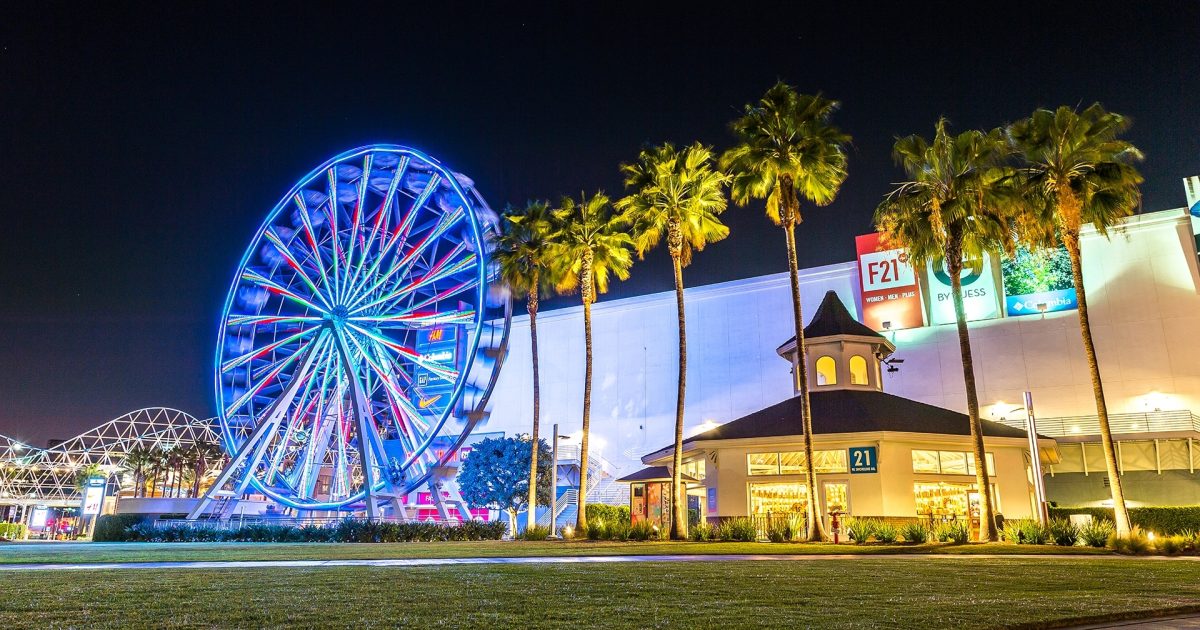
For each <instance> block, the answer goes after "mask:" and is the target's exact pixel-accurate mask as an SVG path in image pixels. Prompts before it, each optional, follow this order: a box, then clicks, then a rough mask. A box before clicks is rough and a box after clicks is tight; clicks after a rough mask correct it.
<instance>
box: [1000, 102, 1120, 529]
mask: <svg viewBox="0 0 1200 630" xmlns="http://www.w3.org/2000/svg"><path fill="white" fill-rule="evenodd" d="M1129 124H1130V122H1129V119H1127V118H1125V117H1124V116H1121V115H1120V114H1114V113H1111V112H1108V111H1105V109H1104V108H1103V107H1102V106H1101V105H1100V104H1099V103H1096V104H1094V105H1092V106H1091V107H1088V108H1087V109H1084V110H1083V111H1077V110H1076V109H1074V108H1071V107H1066V106H1063V107H1059V108H1058V109H1057V110H1055V111H1050V110H1048V109H1039V110H1037V111H1035V112H1033V114H1032V115H1031V116H1030V117H1029V118H1026V119H1024V120H1021V121H1018V122H1016V123H1014V124H1013V125H1011V126H1010V127H1009V129H1008V136H1009V140H1010V141H1011V142H1012V144H1013V146H1015V147H1016V149H1017V150H1018V151H1020V153H1021V155H1022V157H1023V159H1024V165H1023V168H1022V169H1021V173H1020V174H1021V181H1022V183H1023V185H1024V187H1025V190H1026V192H1027V193H1028V194H1029V195H1030V197H1031V198H1032V199H1034V200H1035V203H1034V206H1033V210H1032V212H1030V213H1029V215H1028V220H1027V221H1025V222H1024V224H1023V225H1022V228H1024V229H1023V230H1022V232H1021V233H1022V237H1023V239H1024V240H1026V241H1027V242H1029V243H1030V244H1032V245H1035V246H1037V245H1047V244H1057V242H1061V243H1062V245H1064V246H1065V247H1066V249H1067V254H1068V256H1070V258H1071V273H1072V274H1073V276H1074V279H1075V296H1076V299H1077V300H1078V302H1079V330H1080V333H1081V334H1082V336H1083V351H1084V353H1085V354H1086V355H1087V360H1088V368H1089V369H1090V370H1091V376H1092V392H1093V394H1094V396H1095V398H1096V416H1097V418H1098V420H1099V424H1100V441H1101V442H1102V444H1103V446H1104V465H1105V468H1107V470H1108V479H1109V489H1110V491H1111V492H1112V500H1113V516H1114V517H1115V520H1116V529H1117V534H1118V535H1122V536H1124V535H1127V534H1128V533H1129V531H1130V526H1129V512H1128V511H1127V510H1126V508H1125V493H1124V491H1123V489H1122V487H1121V477H1120V475H1119V470H1118V465H1117V452H1116V448H1115V447H1114V446H1113V440H1112V432H1111V431H1110V429H1109V424H1108V406H1107V405H1106V404H1105V402H1104V385H1103V383H1102V382H1101V380H1100V365H1099V364H1098V363H1097V362H1096V348H1095V345H1094V344H1093V342H1092V327H1091V322H1090V320H1089V319H1088V306H1087V294H1086V291H1084V286H1083V261H1082V258H1081V256H1080V249H1079V231H1080V229H1081V228H1082V226H1083V224H1084V223H1090V224H1092V225H1093V226H1094V227H1095V228H1096V231H1098V232H1100V233H1101V234H1103V235H1105V236H1107V235H1108V228H1110V227H1112V226H1113V225H1116V224H1117V223H1119V222H1120V220H1121V219H1122V218H1123V217H1126V216H1129V215H1130V214H1133V212H1134V210H1135V209H1136V208H1137V206H1138V203H1139V201H1140V194H1139V193H1138V184H1141V183H1142V176H1141V174H1140V173H1138V171H1137V168H1135V167H1134V166H1133V164H1134V162H1137V161H1140V160H1141V159H1142V157H1143V156H1142V152H1141V151H1139V150H1138V149H1137V147H1135V146H1133V144H1131V143H1129V142H1127V141H1125V140H1121V139H1119V138H1118V136H1120V135H1121V134H1122V133H1124V132H1125V131H1126V130H1127V129H1129Z"/></svg>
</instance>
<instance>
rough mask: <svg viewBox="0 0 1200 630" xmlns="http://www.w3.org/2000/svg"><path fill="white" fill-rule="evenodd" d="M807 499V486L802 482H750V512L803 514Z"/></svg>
mask: <svg viewBox="0 0 1200 630" xmlns="http://www.w3.org/2000/svg"><path fill="white" fill-rule="evenodd" d="M807 501H808V487H807V486H805V485H804V484H802V483H752V484H750V513H751V514H767V513H772V514H780V513H787V512H796V513H800V514H803V513H804V511H805V507H804V506H805V503H806V502H807Z"/></svg>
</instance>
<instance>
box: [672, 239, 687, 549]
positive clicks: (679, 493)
mask: <svg viewBox="0 0 1200 630" xmlns="http://www.w3.org/2000/svg"><path fill="white" fill-rule="evenodd" d="M671 227H672V228H673V229H672V230H670V231H671V232H672V233H671V234H669V235H668V237H667V239H668V240H667V242H668V245H670V244H671V243H672V241H673V239H678V240H682V236H681V235H679V234H678V233H679V227H678V224H672V226H671ZM671 266H672V267H674V268H675V306H676V307H677V308H678V309H679V390H678V391H677V392H676V398H675V454H674V457H673V458H672V460H671V461H672V466H671V488H672V490H673V492H672V495H673V496H672V501H674V504H673V508H674V509H673V510H672V512H673V515H672V516H673V517H672V519H671V538H673V539H675V540H687V535H688V533H687V530H688V521H687V489H686V488H685V487H684V485H683V473H682V468H683V405H684V396H685V392H686V389H687V388H686V384H687V326H686V323H685V317H684V308H683V264H682V262H681V261H680V256H679V254H678V253H674V252H673V253H672V256H671Z"/></svg>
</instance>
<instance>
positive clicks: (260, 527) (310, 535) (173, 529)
mask: <svg viewBox="0 0 1200 630" xmlns="http://www.w3.org/2000/svg"><path fill="white" fill-rule="evenodd" d="M118 516H119V517H123V520H117V519H110V520H109V521H107V522H106V523H105V529H104V534H103V537H99V534H100V531H101V524H100V523H99V522H98V523H97V524H96V531H97V535H98V536H97V537H94V538H93V540H97V541H101V540H103V541H128V542H352V543H372V542H386V543H390V542H432V541H447V540H499V539H500V538H501V537H502V536H504V534H505V533H506V532H507V531H508V526H507V525H506V524H505V523H504V522H502V521H496V522H492V523H482V522H479V521H467V522H465V523H461V524H458V525H450V524H445V523H432V522H416V523H389V522H375V521H366V520H357V519H345V520H342V521H339V522H337V523H335V524H332V525H301V526H295V525H282V524H280V525H274V524H267V523H256V524H251V525H243V526H241V527H238V528H234V529H220V528H216V527H207V526H205V525H203V524H195V525H193V524H189V523H175V524H171V525H167V526H162V527H155V526H154V523H152V522H150V520H148V519H146V517H144V516H142V515H135V514H122V515H118ZM114 536H115V537H114Z"/></svg>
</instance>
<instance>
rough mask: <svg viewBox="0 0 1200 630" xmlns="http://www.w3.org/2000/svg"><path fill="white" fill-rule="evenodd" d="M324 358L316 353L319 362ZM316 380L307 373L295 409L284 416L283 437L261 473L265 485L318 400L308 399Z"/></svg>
mask: <svg viewBox="0 0 1200 630" xmlns="http://www.w3.org/2000/svg"><path fill="white" fill-rule="evenodd" d="M321 352H322V353H325V349H322V350H321ZM324 359H325V357H323V356H321V355H318V356H317V358H316V361H317V362H321V361H323V360H324ZM317 380H318V379H317V378H314V375H312V374H310V375H309V377H308V379H307V382H306V383H305V384H304V391H303V392H301V394H300V398H299V399H298V401H297V403H296V407H295V410H294V411H293V412H292V413H291V414H288V415H287V416H285V417H286V418H287V422H286V427H285V428H284V433H283V437H282V438H281V439H280V441H279V444H278V446H277V447H276V449H275V455H274V456H273V457H272V458H271V464H270V466H268V468H267V471H266V473H265V474H264V475H263V480H264V482H265V483H267V485H272V484H274V482H275V476H276V474H275V473H276V471H278V469H279V465H280V464H281V463H282V461H283V458H284V456H285V455H287V452H288V446H289V445H290V444H291V441H292V439H293V438H294V437H295V434H296V431H297V430H298V429H299V427H300V425H301V423H302V422H303V418H306V417H308V415H309V413H311V412H312V410H313V407H315V406H316V404H317V402H318V399H317V397H313V398H312V399H311V400H310V399H309V396H310V395H311V394H312V393H313V386H314V385H315V384H316V382H317Z"/></svg>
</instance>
